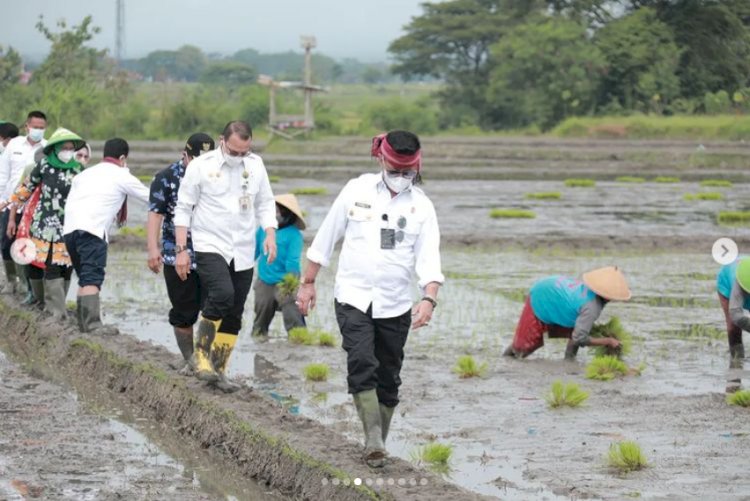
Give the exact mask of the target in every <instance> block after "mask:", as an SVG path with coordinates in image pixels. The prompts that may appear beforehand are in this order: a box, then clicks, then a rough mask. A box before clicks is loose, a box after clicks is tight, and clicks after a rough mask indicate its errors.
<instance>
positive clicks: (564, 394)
mask: <svg viewBox="0 0 750 501" xmlns="http://www.w3.org/2000/svg"><path fill="white" fill-rule="evenodd" d="M588 398H589V394H588V392H585V391H583V390H582V389H581V387H580V386H578V384H577V383H567V384H563V382H562V381H560V380H557V381H555V382H554V383H552V388H551V389H550V392H549V393H548V394H547V395H545V397H544V399H545V400H546V401H547V405H549V406H550V407H551V408H553V409H556V408H558V407H565V406H567V407H578V406H580V405H581V404H582V403H584V402H585V401H586V400H587V399H588Z"/></svg>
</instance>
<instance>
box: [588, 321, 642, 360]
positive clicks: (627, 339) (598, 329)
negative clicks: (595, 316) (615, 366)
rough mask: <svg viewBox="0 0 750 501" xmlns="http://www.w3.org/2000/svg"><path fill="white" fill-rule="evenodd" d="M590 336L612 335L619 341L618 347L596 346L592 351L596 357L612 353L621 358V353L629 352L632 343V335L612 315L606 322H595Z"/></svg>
mask: <svg viewBox="0 0 750 501" xmlns="http://www.w3.org/2000/svg"><path fill="white" fill-rule="evenodd" d="M590 336H591V337H597V338H602V337H613V338H615V339H617V340H618V341H619V342H620V347H619V348H612V347H610V346H596V347H595V350H594V353H595V356H597V357H603V356H606V355H613V356H616V357H618V358H622V356H623V355H627V354H629V353H630V349H631V347H632V345H633V338H632V336H631V335H630V334H629V333H628V332H627V331H626V330H625V329H623V327H622V324H621V323H620V319H619V318H618V317H612V318H610V319H609V322H607V323H606V324H596V325H594V327H593V328H592V329H591V333H590Z"/></svg>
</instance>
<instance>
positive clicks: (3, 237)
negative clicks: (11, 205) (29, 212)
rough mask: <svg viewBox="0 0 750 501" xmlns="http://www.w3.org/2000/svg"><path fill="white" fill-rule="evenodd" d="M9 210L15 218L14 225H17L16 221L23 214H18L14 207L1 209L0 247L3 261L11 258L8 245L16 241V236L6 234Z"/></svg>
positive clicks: (19, 220) (19, 219) (18, 221)
mask: <svg viewBox="0 0 750 501" xmlns="http://www.w3.org/2000/svg"><path fill="white" fill-rule="evenodd" d="M11 212H12V213H13V216H14V217H15V218H16V226H18V223H20V222H21V218H22V217H23V214H18V213H17V212H16V211H15V209H13V210H5V211H3V214H2V217H0V231H2V234H0V242H1V245H0V247H1V248H2V253H3V261H11V260H13V258H12V257H11V256H10V246H11V245H13V242H15V241H16V237H10V238H8V235H7V234H6V232H7V231H8V221H10V214H11Z"/></svg>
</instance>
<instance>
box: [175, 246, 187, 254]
mask: <svg viewBox="0 0 750 501" xmlns="http://www.w3.org/2000/svg"><path fill="white" fill-rule="evenodd" d="M186 250H188V248H187V245H175V246H174V254H175V256H176V255H177V254H179V253H180V252H183V251H186Z"/></svg>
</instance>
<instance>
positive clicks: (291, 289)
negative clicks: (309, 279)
mask: <svg viewBox="0 0 750 501" xmlns="http://www.w3.org/2000/svg"><path fill="white" fill-rule="evenodd" d="M298 287H299V277H298V276H297V275H295V274H294V273H287V274H286V275H284V277H283V278H282V279H281V282H279V283H278V288H279V294H280V295H281V296H282V297H292V296H293V295H294V294H295V293H296V292H297V288H298Z"/></svg>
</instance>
